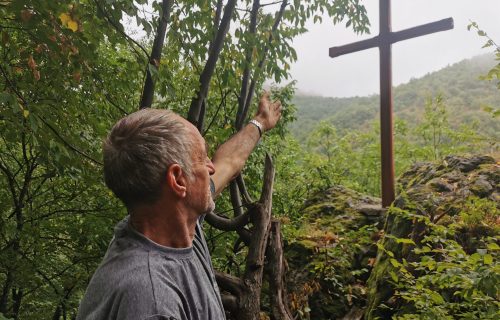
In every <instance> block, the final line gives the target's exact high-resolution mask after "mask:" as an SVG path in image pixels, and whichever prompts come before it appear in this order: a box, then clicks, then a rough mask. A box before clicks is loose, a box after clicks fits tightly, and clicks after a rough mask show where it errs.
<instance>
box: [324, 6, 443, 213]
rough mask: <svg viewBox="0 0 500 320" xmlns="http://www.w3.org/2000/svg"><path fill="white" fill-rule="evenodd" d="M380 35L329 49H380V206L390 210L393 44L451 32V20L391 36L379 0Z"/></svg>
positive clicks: (340, 51)
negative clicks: (441, 32) (432, 34)
mask: <svg viewBox="0 0 500 320" xmlns="http://www.w3.org/2000/svg"><path fill="white" fill-rule="evenodd" d="M379 6H380V12H379V14H380V32H379V35H378V36H376V37H373V38H371V39H367V40H363V41H359V42H355V43H351V44H347V45H344V46H340V47H332V48H330V50H329V51H330V52H329V53H330V57H332V58H334V57H338V56H340V55H343V54H348V53H352V52H356V51H361V50H365V49H369V48H374V47H379V49H380V141H381V147H382V148H381V149H382V150H381V154H382V157H381V158H382V206H383V207H387V206H390V205H391V203H392V202H393V201H394V199H395V189H394V147H393V121H392V113H393V112H392V110H393V107H392V100H393V99H392V53H391V47H392V44H393V43H396V42H398V41H402V40H407V39H411V38H416V37H420V36H423V35H427V34H430V33H435V32H439V31H445V30H449V29H453V19H452V18H448V19H443V20H440V21H436V22H431V23H427V24H423V25H420V26H417V27H414V28H409V29H405V30H402V31H398V32H392V29H391V1H390V0H379Z"/></svg>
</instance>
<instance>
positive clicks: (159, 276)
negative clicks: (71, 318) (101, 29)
mask: <svg viewBox="0 0 500 320" xmlns="http://www.w3.org/2000/svg"><path fill="white" fill-rule="evenodd" d="M200 223H201V222H200ZM77 319H78V320H84V319H85V320H100V319H103V320H104V319H106V320H112V319H119V320H127V319H131V320H132V319H133V320H143V319H148V320H162V319H169V320H202V319H203V320H204V319H207V320H208V319H210V320H220V319H225V315H224V309H223V306H222V301H221V298H220V293H219V288H218V286H217V283H216V282H215V276H214V272H213V267H212V263H211V261H210V254H209V252H208V248H207V245H206V242H205V239H204V236H203V231H202V230H201V227H200V225H199V224H197V225H196V233H195V238H194V241H193V246H192V247H190V248H182V249H177V248H169V247H164V246H161V245H159V244H157V243H154V242H152V241H151V240H149V239H148V238H146V237H144V236H143V235H142V234H140V233H139V232H137V231H135V230H134V229H133V228H132V227H131V226H130V225H129V223H128V217H127V218H125V219H124V220H122V221H121V222H120V223H118V224H117V226H116V228H115V236H114V238H113V240H111V243H110V245H109V248H108V251H107V252H106V255H105V257H104V260H103V262H102V263H101V265H100V266H99V268H98V269H97V271H96V272H95V274H94V276H93V277H92V280H91V281H90V284H89V286H88V288H87V291H86V292H85V296H84V298H83V300H82V302H81V303H80V308H79V310H78V316H77Z"/></svg>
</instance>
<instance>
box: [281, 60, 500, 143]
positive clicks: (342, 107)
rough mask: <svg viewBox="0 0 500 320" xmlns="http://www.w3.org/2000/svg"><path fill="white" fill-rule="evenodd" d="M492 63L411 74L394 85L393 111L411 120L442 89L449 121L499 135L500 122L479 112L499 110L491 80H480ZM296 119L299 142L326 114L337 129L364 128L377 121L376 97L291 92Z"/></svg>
mask: <svg viewBox="0 0 500 320" xmlns="http://www.w3.org/2000/svg"><path fill="white" fill-rule="evenodd" d="M494 64H495V61H494V57H493V56H492V55H481V56H477V57H474V58H472V59H467V60H463V61H461V62H458V63H455V64H453V65H450V66H448V67H445V68H443V69H441V70H439V71H435V72H432V73H429V74H427V75H425V76H423V77H422V78H419V79H412V80H410V81H409V82H408V83H405V84H401V85H399V86H397V87H395V89H394V112H395V116H396V117H398V118H401V119H403V120H407V121H408V122H409V123H410V125H411V124H412V123H414V122H415V120H418V119H420V118H421V117H422V115H423V112H424V109H425V108H424V106H425V102H426V100H428V99H429V98H431V97H436V96H437V95H438V94H442V96H443V98H444V101H445V104H446V106H447V109H448V115H449V122H450V124H451V125H452V126H458V125H459V124H463V123H471V122H472V121H478V122H479V127H480V128H481V130H483V132H484V133H488V134H490V135H498V132H500V121H498V119H494V118H493V117H492V115H491V114H490V113H487V112H485V111H483V108H484V107H486V106H489V107H493V108H495V109H498V107H499V106H500V91H498V89H497V88H496V83H495V82H493V81H483V80H479V77H480V76H481V75H484V74H486V73H487V72H488V70H490V69H491V68H492V67H493V66H494ZM294 103H295V105H296V106H297V120H296V121H295V122H294V123H292V124H291V125H290V127H291V131H292V133H293V134H294V135H295V137H296V138H298V139H299V141H304V139H305V138H306V136H307V134H308V133H309V132H310V131H311V130H312V129H313V128H314V126H315V125H316V124H317V123H318V122H319V121H321V120H324V119H328V120H330V121H331V123H332V124H333V125H334V126H335V127H337V128H338V129H339V130H340V131H343V130H347V129H362V128H366V127H367V124H368V123H370V122H372V121H374V120H378V117H379V96H378V95H371V96H367V97H351V98H327V97H319V96H305V95H300V94H298V95H296V96H295V98H294Z"/></svg>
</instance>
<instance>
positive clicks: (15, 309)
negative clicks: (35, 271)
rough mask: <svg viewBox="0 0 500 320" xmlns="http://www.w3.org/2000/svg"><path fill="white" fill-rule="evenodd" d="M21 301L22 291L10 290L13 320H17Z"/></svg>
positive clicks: (18, 289)
mask: <svg viewBox="0 0 500 320" xmlns="http://www.w3.org/2000/svg"><path fill="white" fill-rule="evenodd" d="M22 299H23V289H20V288H17V289H16V288H15V289H12V302H13V303H12V314H13V316H14V319H16V320H17V319H18V318H19V310H20V309H21V302H22Z"/></svg>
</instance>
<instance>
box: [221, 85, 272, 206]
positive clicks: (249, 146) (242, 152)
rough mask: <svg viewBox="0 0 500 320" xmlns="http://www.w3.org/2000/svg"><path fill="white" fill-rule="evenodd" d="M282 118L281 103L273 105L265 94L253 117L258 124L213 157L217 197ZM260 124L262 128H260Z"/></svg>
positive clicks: (237, 136)
mask: <svg viewBox="0 0 500 320" xmlns="http://www.w3.org/2000/svg"><path fill="white" fill-rule="evenodd" d="M280 117H281V102H280V101H276V102H272V103H271V101H270V100H269V93H264V94H263V95H262V97H261V98H260V101H259V108H258V110H257V113H256V114H255V116H254V117H253V120H256V121H257V123H256V124H254V123H248V124H247V125H246V126H245V127H244V128H242V129H241V130H240V131H239V132H238V133H236V134H235V135H234V136H232V137H231V138H230V139H229V140H228V141H226V142H225V143H224V144H222V145H221V146H220V147H219V148H218V149H217V151H216V152H215V154H214V156H213V159H212V162H213V164H214V167H215V173H214V174H213V175H212V180H213V182H214V185H215V196H218V195H219V194H220V193H221V192H222V190H223V189H224V188H225V187H226V186H227V184H228V183H229V182H230V181H231V180H232V179H234V178H235V177H236V176H237V175H238V174H239V173H240V171H241V170H242V169H243V166H244V165H245V162H246V161H247V159H248V156H249V155H250V153H251V152H252V150H253V149H254V148H255V146H256V145H257V143H258V142H259V139H260V136H261V134H264V132H266V131H269V130H271V129H272V128H274V127H275V126H276V123H277V122H278V120H279V119H280ZM259 124H260V126H261V127H262V128H259ZM261 131H262V132H261Z"/></svg>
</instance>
